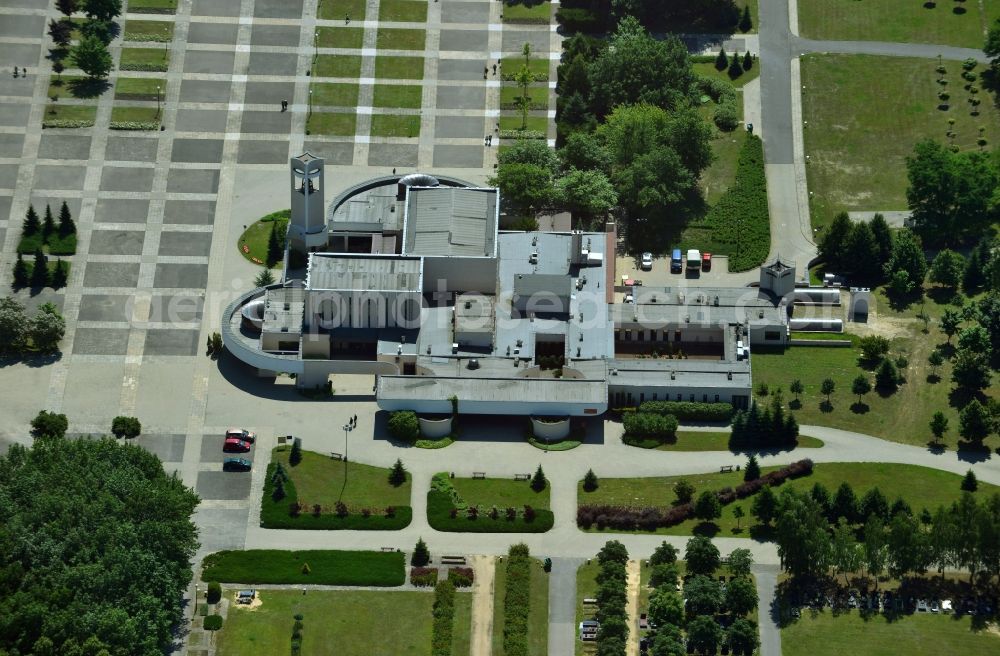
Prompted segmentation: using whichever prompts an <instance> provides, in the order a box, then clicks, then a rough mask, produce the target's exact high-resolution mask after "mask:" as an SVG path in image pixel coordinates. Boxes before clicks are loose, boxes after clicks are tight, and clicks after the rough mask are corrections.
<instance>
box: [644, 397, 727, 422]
mask: <svg viewBox="0 0 1000 656" xmlns="http://www.w3.org/2000/svg"><path fill="white" fill-rule="evenodd" d="M639 412H655V413H657V414H661V415H673V416H674V417H677V419H679V420H681V421H687V420H699V421H729V420H730V419H731V418H732V416H733V412H734V409H733V406H732V405H730V404H729V403H701V402H698V401H645V402H644V403H642V404H641V405H640V406H639Z"/></svg>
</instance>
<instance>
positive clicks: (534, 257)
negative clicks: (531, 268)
mask: <svg viewBox="0 0 1000 656" xmlns="http://www.w3.org/2000/svg"><path fill="white" fill-rule="evenodd" d="M528 264H538V252H537V251H536V252H533V253H532V254H531V255H529V256H528Z"/></svg>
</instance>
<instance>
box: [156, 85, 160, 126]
mask: <svg viewBox="0 0 1000 656" xmlns="http://www.w3.org/2000/svg"><path fill="white" fill-rule="evenodd" d="M156 118H160V86H159V85H157V86H156Z"/></svg>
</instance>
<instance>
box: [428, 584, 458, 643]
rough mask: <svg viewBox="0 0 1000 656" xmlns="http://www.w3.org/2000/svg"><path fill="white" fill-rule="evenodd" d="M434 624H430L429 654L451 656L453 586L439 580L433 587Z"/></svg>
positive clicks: (453, 618) (453, 612) (453, 611)
mask: <svg viewBox="0 0 1000 656" xmlns="http://www.w3.org/2000/svg"><path fill="white" fill-rule="evenodd" d="M432 612H433V614H434V624H433V625H432V626H431V656H451V638H452V629H453V628H454V625H455V586H454V585H452V584H451V582H450V581H441V582H440V583H438V584H437V586H436V587H435V588H434V610H433V611H432Z"/></svg>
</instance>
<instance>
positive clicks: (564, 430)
mask: <svg viewBox="0 0 1000 656" xmlns="http://www.w3.org/2000/svg"><path fill="white" fill-rule="evenodd" d="M531 432H532V433H533V434H534V435H535V437H536V438H538V439H539V440H542V441H543V442H553V441H555V440H562V439H565V438H566V437H568V436H569V417H566V418H565V419H563V420H562V421H558V422H555V423H552V422H547V421H540V420H539V419H537V418H536V417H532V418H531Z"/></svg>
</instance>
